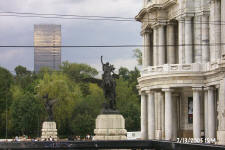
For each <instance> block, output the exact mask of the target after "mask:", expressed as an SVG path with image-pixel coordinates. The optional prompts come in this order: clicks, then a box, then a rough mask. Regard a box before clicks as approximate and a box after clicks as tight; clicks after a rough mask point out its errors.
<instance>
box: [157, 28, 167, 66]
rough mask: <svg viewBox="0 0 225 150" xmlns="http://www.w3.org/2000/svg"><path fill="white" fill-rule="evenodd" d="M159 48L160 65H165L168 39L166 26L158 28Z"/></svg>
mask: <svg viewBox="0 0 225 150" xmlns="http://www.w3.org/2000/svg"><path fill="white" fill-rule="evenodd" d="M158 37H159V42H158V43H159V47H158V65H163V64H165V62H166V38H165V30H164V26H163V25H160V26H159V27H158Z"/></svg>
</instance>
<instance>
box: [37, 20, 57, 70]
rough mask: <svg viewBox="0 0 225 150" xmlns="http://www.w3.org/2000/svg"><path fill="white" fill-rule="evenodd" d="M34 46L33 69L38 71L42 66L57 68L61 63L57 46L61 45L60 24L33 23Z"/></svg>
mask: <svg viewBox="0 0 225 150" xmlns="http://www.w3.org/2000/svg"><path fill="white" fill-rule="evenodd" d="M34 46H35V47H34V71H35V72H38V71H39V70H40V69H41V68H42V67H48V68H50V69H52V70H58V69H59V65H60V64H61V47H58V46H61V25H54V24H39V25H34ZM51 46H52V47H51ZM54 46H57V47H54Z"/></svg>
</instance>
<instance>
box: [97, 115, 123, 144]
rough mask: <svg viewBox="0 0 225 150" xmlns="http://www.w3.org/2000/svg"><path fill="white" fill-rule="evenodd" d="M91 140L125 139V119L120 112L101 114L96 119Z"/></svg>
mask: <svg viewBox="0 0 225 150" xmlns="http://www.w3.org/2000/svg"><path fill="white" fill-rule="evenodd" d="M94 133H95V136H94V138H93V140H126V139H127V136H126V135H127V130H126V129H125V119H124V118H123V116H122V115H120V114H101V115H98V117H97V119H96V129H95V130H94Z"/></svg>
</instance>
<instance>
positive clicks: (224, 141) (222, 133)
mask: <svg viewBox="0 0 225 150" xmlns="http://www.w3.org/2000/svg"><path fill="white" fill-rule="evenodd" d="M224 137H225V131H217V143H216V144H219V145H225V138H224Z"/></svg>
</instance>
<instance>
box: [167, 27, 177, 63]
mask: <svg viewBox="0 0 225 150" xmlns="http://www.w3.org/2000/svg"><path fill="white" fill-rule="evenodd" d="M174 33H175V30H174V25H173V23H169V24H168V25H167V38H166V39H167V63H168V64H175V63H176V54H175V53H176V51H175V50H176V48H175V34H174Z"/></svg>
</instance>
